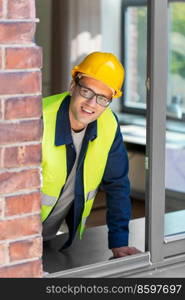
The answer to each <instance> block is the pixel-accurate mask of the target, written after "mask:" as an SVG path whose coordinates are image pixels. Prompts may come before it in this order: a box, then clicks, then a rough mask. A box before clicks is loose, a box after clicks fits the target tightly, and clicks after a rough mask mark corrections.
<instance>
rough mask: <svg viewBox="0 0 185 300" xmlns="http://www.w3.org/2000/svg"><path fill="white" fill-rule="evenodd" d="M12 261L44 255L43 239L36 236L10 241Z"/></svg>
mask: <svg viewBox="0 0 185 300" xmlns="http://www.w3.org/2000/svg"><path fill="white" fill-rule="evenodd" d="M9 255H10V261H11V262H13V261H18V260H23V259H27V258H38V257H41V256H42V240H41V238H34V239H29V240H25V241H19V242H14V243H10V246H9Z"/></svg>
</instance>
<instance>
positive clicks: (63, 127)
mask: <svg viewBox="0 0 185 300" xmlns="http://www.w3.org/2000/svg"><path fill="white" fill-rule="evenodd" d="M70 99H71V97H70V96H69V95H68V96H67V97H66V98H65V99H64V101H62V103H61V105H60V107H59V109H58V112H57V117H56V127H55V146H61V145H68V144H72V143H73V140H72V136H71V126H70V120H69V103H70ZM96 137H97V121H96V120H95V121H93V122H92V123H90V124H88V126H87V129H86V132H85V138H87V140H91V141H92V140H94V139H95V138H96Z"/></svg>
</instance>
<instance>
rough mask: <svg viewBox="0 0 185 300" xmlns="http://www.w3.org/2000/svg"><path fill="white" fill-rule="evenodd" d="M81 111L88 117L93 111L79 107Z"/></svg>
mask: <svg viewBox="0 0 185 300" xmlns="http://www.w3.org/2000/svg"><path fill="white" fill-rule="evenodd" d="M81 110H82V111H83V112H85V113H87V114H88V115H92V114H94V111H92V110H90V109H87V108H85V107H83V106H81Z"/></svg>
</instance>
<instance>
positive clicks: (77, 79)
mask: <svg viewBox="0 0 185 300" xmlns="http://www.w3.org/2000/svg"><path fill="white" fill-rule="evenodd" d="M80 79H81V78H79V77H76V78H75V83H76V85H78V86H79V87H80V90H79V94H80V95H81V96H82V97H83V98H85V99H88V100H91V99H93V98H94V96H96V103H97V104H99V105H100V106H102V107H108V106H109V105H110V103H111V102H112V98H111V99H109V98H107V97H105V96H104V95H101V94H96V93H95V92H94V91H93V90H92V89H90V88H88V87H86V86H83V85H82V84H80ZM81 88H84V89H87V90H89V91H91V92H92V97H90V98H87V97H85V96H84V95H83V94H81V92H80V91H81ZM98 96H100V97H103V98H105V99H107V100H108V102H107V105H102V104H100V103H99V102H98Z"/></svg>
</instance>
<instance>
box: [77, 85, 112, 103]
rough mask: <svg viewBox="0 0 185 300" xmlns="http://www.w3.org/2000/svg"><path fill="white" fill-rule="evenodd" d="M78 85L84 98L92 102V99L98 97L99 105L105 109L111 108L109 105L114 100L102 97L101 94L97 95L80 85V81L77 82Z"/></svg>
mask: <svg viewBox="0 0 185 300" xmlns="http://www.w3.org/2000/svg"><path fill="white" fill-rule="evenodd" d="M76 84H77V85H78V86H79V88H80V89H79V93H80V95H81V96H82V97H84V98H86V99H88V100H90V99H92V98H93V97H94V96H96V103H98V104H99V105H101V106H103V107H107V106H109V104H110V103H111V102H112V98H111V99H108V98H107V97H105V96H103V95H100V94H96V93H95V92H93V91H92V90H91V89H89V88H87V87H85V86H83V85H81V84H80V83H79V81H78V80H76Z"/></svg>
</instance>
